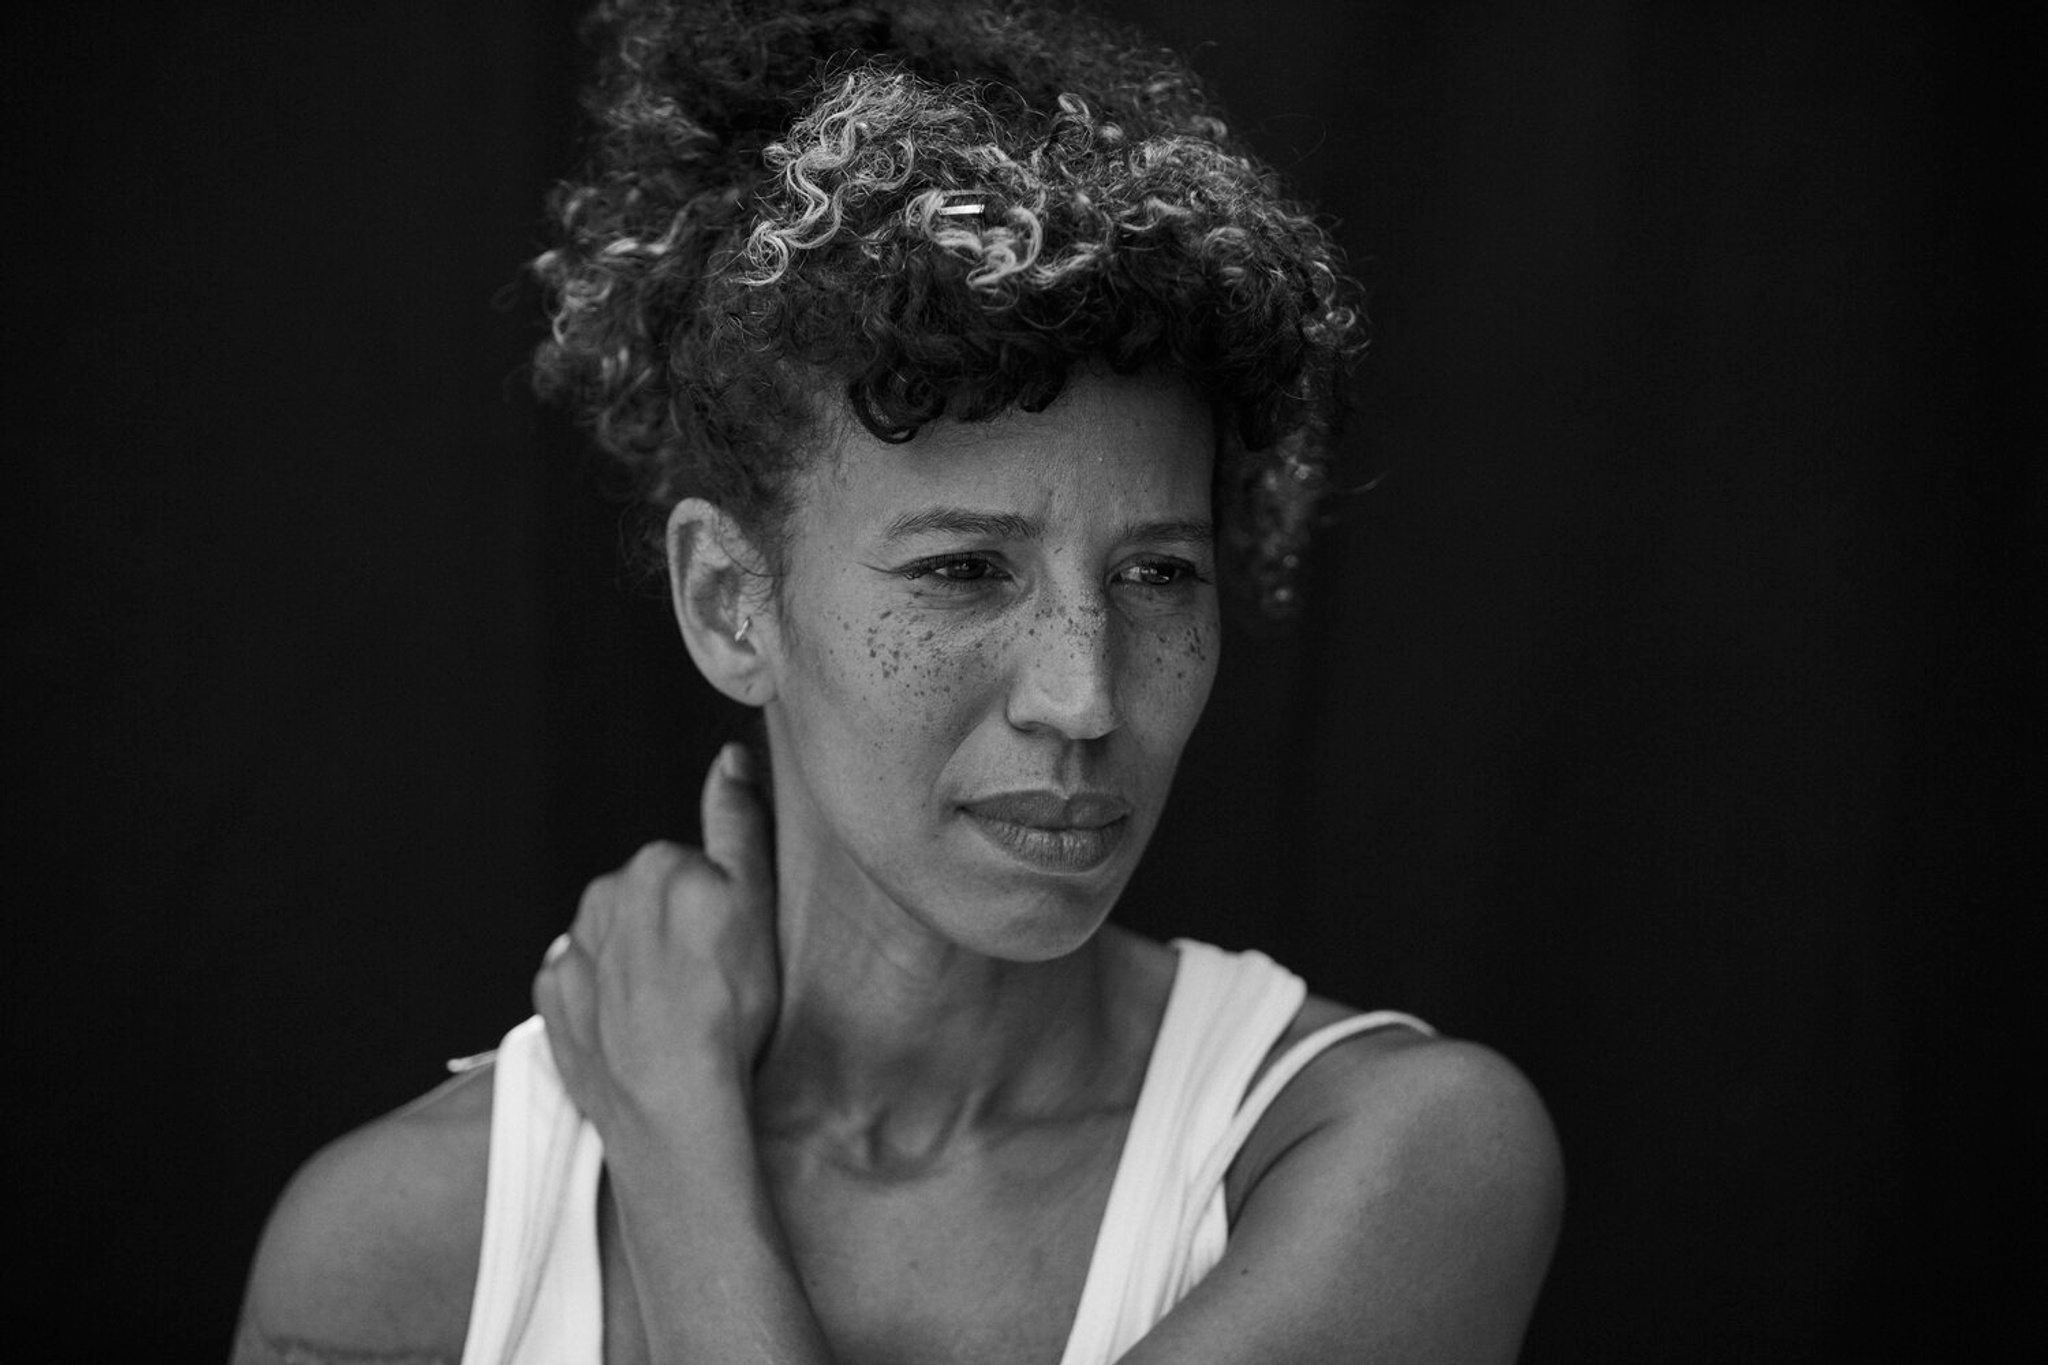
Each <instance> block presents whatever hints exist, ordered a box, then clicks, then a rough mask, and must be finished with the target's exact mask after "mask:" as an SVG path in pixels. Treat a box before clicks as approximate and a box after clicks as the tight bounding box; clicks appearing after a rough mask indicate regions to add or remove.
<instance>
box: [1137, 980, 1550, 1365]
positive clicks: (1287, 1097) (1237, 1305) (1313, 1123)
mask: <svg viewBox="0 0 2048 1365" xmlns="http://www.w3.org/2000/svg"><path fill="white" fill-rule="evenodd" d="M1356 1013H1357V1011H1355V1010H1350V1009H1347V1008H1345V1007H1343V1006H1339V1005H1334V1004H1332V1003H1331V1002H1329V1001H1312V1002H1310V1005H1309V1006H1308V1007H1306V1008H1305V1009H1304V1010H1303V1012H1302V1016H1303V1017H1302V1019H1301V1020H1299V1021H1297V1023H1296V1025H1295V1027H1294V1029H1292V1030H1290V1033H1291V1034H1294V1035H1297V1036H1305V1034H1306V1033H1308V1032H1311V1031H1313V1030H1315V1029H1316V1028H1319V1027H1322V1026H1323V1025H1325V1024H1327V1023H1330V1022H1334V1021H1336V1020H1338V1019H1342V1018H1344V1017H1346V1016H1348V1015H1353V1014H1356ZM1288 1041H1289V1040H1287V1039H1283V1040H1282V1043H1281V1047H1282V1048H1284V1047H1285V1046H1286V1045H1287V1043H1288ZM1226 1195H1227V1197H1228V1199H1229V1201H1230V1202H1229V1205H1228V1207H1229V1209H1230V1214H1231V1218H1230V1224H1231V1229H1230V1248H1229V1251H1228V1253H1227V1257H1228V1258H1229V1259H1230V1261H1231V1264H1232V1268H1233V1273H1234V1274H1235V1275H1236V1276H1238V1277H1239V1278H1238V1279H1237V1280H1234V1281H1233V1280H1225V1281H1221V1282H1219V1284H1218V1286H1217V1288H1216V1289H1215V1290H1214V1291H1212V1294H1211V1296H1210V1297H1212V1298H1213V1299H1214V1300H1215V1302H1214V1303H1213V1304H1212V1305H1211V1306H1210V1307H1209V1308H1207V1309H1201V1310H1197V1312H1196V1313H1195V1314H1191V1315H1190V1316H1191V1317H1193V1318H1196V1319H1197V1320H1206V1319H1205V1318H1203V1317H1202V1314H1205V1313H1206V1314H1213V1315H1214V1316H1215V1318H1216V1319H1217V1320H1219V1321H1221V1320H1225V1319H1228V1320H1231V1321H1238V1320H1243V1321H1248V1322H1249V1321H1262V1320H1264V1319H1270V1321H1265V1330H1268V1331H1271V1332H1273V1333H1275V1334H1276V1336H1275V1337H1274V1340H1276V1341H1278V1340H1292V1341H1294V1342H1295V1350H1294V1352H1293V1353H1292V1354H1290V1352H1289V1351H1286V1350H1282V1351H1278V1352H1277V1353H1275V1354H1273V1355H1272V1356H1271V1357H1270V1358H1273V1359H1291V1358H1299V1359H1315V1360H1321V1359H1351V1358H1354V1354H1355V1355H1356V1358H1371V1359H1387V1360H1405V1359H1411V1358H1412V1359H1457V1360H1468V1361H1511V1360H1513V1359H1514V1357H1515V1354H1516V1351H1517V1350H1518V1348H1519V1343H1520V1339H1521V1334H1522V1332H1523V1330H1524V1329H1525V1327H1526V1326H1527V1323H1528V1319H1529V1315H1530V1313H1531V1312H1532V1311H1533V1309H1534V1307H1535V1302H1536V1295H1537V1292H1538V1290H1539V1289H1540V1287H1541V1285H1542V1282H1543V1277H1544V1275H1545V1273H1546V1272H1547V1270H1548V1268H1549V1264H1550V1256H1551V1251H1552V1249H1553V1247H1554V1246H1555V1243H1556V1240H1557V1233H1558V1228H1559V1225H1560V1222H1561V1219H1562V1215H1563V1205H1564V1166H1563V1162H1562V1159H1561V1156H1560V1153H1559V1149H1558V1142H1557V1135H1556V1132H1555V1130H1554V1129H1553V1127H1552V1125H1551V1121H1550V1116H1549V1114H1548V1112H1547V1111H1546V1109H1545V1107H1544V1104H1543V1101H1542V1099H1541V1098H1540V1097H1539V1096H1538V1095H1537V1093H1536V1089H1535V1087H1534V1086H1533V1085H1531V1084H1530V1082H1529V1080H1528V1078H1527V1077H1526V1076H1524V1075H1523V1074H1522V1072H1521V1070H1520V1069H1519V1068H1517V1067H1516V1066H1515V1065H1514V1064H1513V1063H1511V1062H1510V1061H1508V1060H1507V1058H1505V1057H1503V1056H1501V1055H1500V1054H1499V1053H1498V1052H1495V1051H1494V1050H1492V1049H1491V1048H1487V1047H1484V1046H1481V1045H1480V1044H1477V1043H1471V1042H1465V1041H1461V1040H1456V1039H1447V1038H1436V1037H1432V1036H1430V1035H1427V1034H1424V1033H1420V1032H1417V1031H1416V1030H1414V1029H1411V1028H1406V1027H1399V1026H1392V1027H1386V1028H1379V1029H1372V1030H1369V1031H1367V1032H1364V1033H1362V1034H1359V1035H1356V1036H1354V1037H1352V1038H1350V1039H1348V1040H1346V1041H1344V1042H1341V1043H1338V1044H1336V1045H1335V1046H1333V1047H1330V1048H1329V1049H1327V1050H1326V1051H1324V1052H1323V1053H1322V1054H1320V1055H1319V1056H1318V1057H1317V1058H1316V1059H1315V1060H1314V1061H1312V1062H1310V1063H1309V1064H1308V1065H1307V1066H1306V1067H1304V1068H1303V1069H1302V1071H1301V1072H1300V1074H1299V1075H1297V1076H1296V1077H1295V1078H1294V1079H1293V1080H1292V1081H1291V1082H1289V1083H1288V1084H1287V1085H1286V1086H1285V1087H1284V1088H1283V1089H1282V1090H1281V1092H1280V1094H1279V1097H1278V1098H1277V1099H1276V1100H1275V1102H1274V1103H1273V1106H1272V1107H1271V1108H1270V1109H1269V1110H1267V1112H1266V1114H1265V1116H1264V1117H1263V1118H1262V1119H1261V1120H1260V1121H1259V1123H1258V1125H1257V1126H1256V1128H1255V1129H1254V1130H1253V1133H1252V1136H1251V1139H1250V1141H1249V1142H1247V1143H1246V1145H1245V1148H1244V1150H1243V1151H1242V1152H1241V1154H1240V1155H1239V1158H1238V1160H1237V1163H1236V1164H1235V1165H1234V1166H1233V1167H1232V1169H1231V1172H1230V1176H1229V1182H1228V1184H1227V1186H1226ZM1276 1280H1277V1281H1278V1282H1284V1283H1287V1284H1290V1285H1291V1286H1292V1288H1291V1289H1290V1290H1289V1291H1288V1293H1287V1294H1286V1295H1278V1296H1276V1297H1275V1298H1273V1299H1271V1300H1265V1299H1261V1298H1260V1297H1259V1296H1258V1294H1257V1290H1256V1286H1257V1285H1259V1284H1260V1283H1262V1282H1263V1283H1266V1284H1271V1283H1274V1282H1276ZM1283 1300H1284V1301H1285V1303H1286V1304H1291V1305H1292V1306H1291V1307H1289V1308H1288V1309H1287V1311H1285V1312H1281V1311H1280V1309H1279V1308H1278V1307H1276V1305H1278V1304H1281V1303H1282V1301H1283ZM1262 1315H1264V1316H1263V1318H1262ZM1173 1339H1177V1338H1172V1337H1171V1336H1169V1337H1168V1338H1163V1339H1162V1347H1164V1346H1165V1344H1166V1341H1167V1340H1173ZM1339 1343H1345V1345H1343V1346H1342V1347H1341V1349H1340V1347H1339ZM1161 1358H1162V1359H1163V1358H1167V1357H1165V1356H1162V1357H1161ZM1187 1358H1199V1357H1198V1356H1190V1357H1187Z"/></svg>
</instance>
